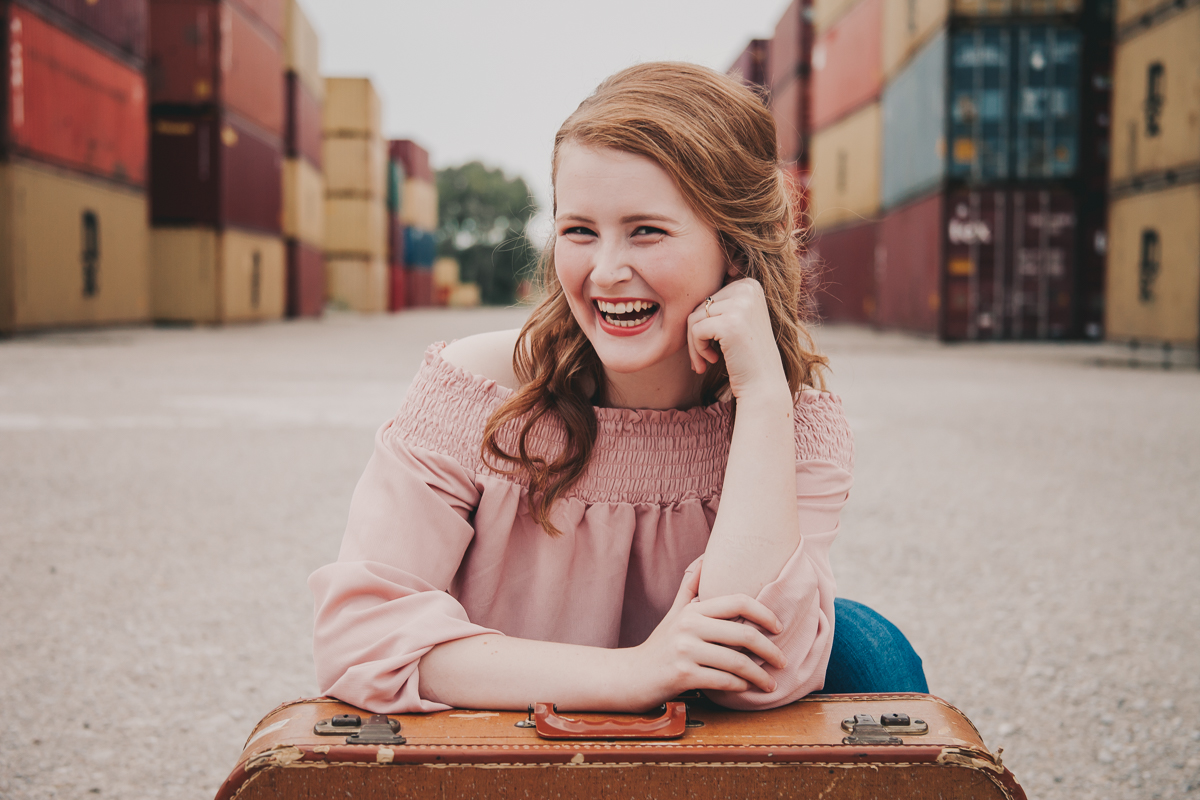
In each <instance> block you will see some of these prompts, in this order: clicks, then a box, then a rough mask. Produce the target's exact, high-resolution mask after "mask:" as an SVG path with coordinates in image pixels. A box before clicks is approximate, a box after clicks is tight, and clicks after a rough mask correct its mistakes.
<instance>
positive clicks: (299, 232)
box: [283, 158, 325, 248]
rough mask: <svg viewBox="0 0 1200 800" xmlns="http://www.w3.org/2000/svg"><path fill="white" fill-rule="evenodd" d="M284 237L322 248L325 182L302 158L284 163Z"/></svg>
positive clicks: (323, 239) (323, 242)
mask: <svg viewBox="0 0 1200 800" xmlns="http://www.w3.org/2000/svg"><path fill="white" fill-rule="evenodd" d="M283 235H284V236H287V237H291V238H294V239H299V240H300V241H302V242H304V243H306V244H308V245H311V246H313V247H317V248H320V247H323V246H324V244H325V180H324V179H323V178H322V177H321V173H319V172H317V171H316V170H315V169H314V168H313V167H312V165H311V164H309V163H308V162H307V161H305V160H304V159H303V158H289V159H287V160H285V161H284V162H283Z"/></svg>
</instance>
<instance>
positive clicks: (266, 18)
mask: <svg viewBox="0 0 1200 800" xmlns="http://www.w3.org/2000/svg"><path fill="white" fill-rule="evenodd" d="M153 1H154V2H161V1H162V0H153ZM166 1H167V2H174V1H175V0H166ZM93 2H95V0H93ZM236 2H237V4H238V6H239V7H240V8H241V9H242V10H243V11H245V12H247V13H248V14H249V15H250V16H251V17H253V18H254V19H255V20H256V21H257V22H258V23H260V24H261V25H265V26H266V27H267V30H269V31H270V32H271V33H273V34H275V36H276V37H277V38H279V39H280V40H282V39H283V37H284V35H285V32H284V30H283V26H284V14H285V12H284V7H285V5H286V3H287V0H236Z"/></svg>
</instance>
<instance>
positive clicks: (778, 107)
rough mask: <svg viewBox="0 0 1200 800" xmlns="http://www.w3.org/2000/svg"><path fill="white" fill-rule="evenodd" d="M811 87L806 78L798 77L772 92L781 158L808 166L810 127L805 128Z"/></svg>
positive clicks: (773, 112)
mask: <svg viewBox="0 0 1200 800" xmlns="http://www.w3.org/2000/svg"><path fill="white" fill-rule="evenodd" d="M808 87H809V82H808V81H807V80H803V79H800V78H797V79H796V80H793V81H791V82H790V83H788V84H787V85H786V86H784V87H783V88H782V89H776V90H774V91H772V92H771V116H773V117H774V118H775V139H776V141H777V142H778V146H779V159H780V160H781V161H784V162H795V163H797V164H799V165H800V166H801V167H807V166H808V131H807V130H806V129H805V124H806V123H805V118H806V117H807V116H808V113H807V112H808Z"/></svg>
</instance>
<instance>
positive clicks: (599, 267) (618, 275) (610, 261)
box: [591, 244, 633, 288]
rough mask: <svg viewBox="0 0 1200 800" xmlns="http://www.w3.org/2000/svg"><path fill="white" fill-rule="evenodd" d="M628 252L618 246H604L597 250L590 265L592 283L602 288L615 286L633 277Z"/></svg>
mask: <svg viewBox="0 0 1200 800" xmlns="http://www.w3.org/2000/svg"><path fill="white" fill-rule="evenodd" d="M628 256H629V251H628V249H626V248H625V247H622V246H621V245H619V244H606V245H602V246H601V247H599V248H598V249H597V252H596V260H595V262H594V263H593V265H592V275H591V278H592V283H594V284H596V285H597V286H600V287H602V288H608V287H610V286H616V285H617V284H619V283H623V282H625V281H627V280H629V279H630V278H632V277H633V266H632V265H631V264H630V263H629V258H628Z"/></svg>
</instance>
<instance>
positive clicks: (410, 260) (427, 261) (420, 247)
mask: <svg viewBox="0 0 1200 800" xmlns="http://www.w3.org/2000/svg"><path fill="white" fill-rule="evenodd" d="M436 259H437V239H436V237H434V235H433V233H432V232H430V231H426V230H421V229H420V228H405V229H404V266H405V267H407V268H408V269H433V263H434V261H435V260H436Z"/></svg>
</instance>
